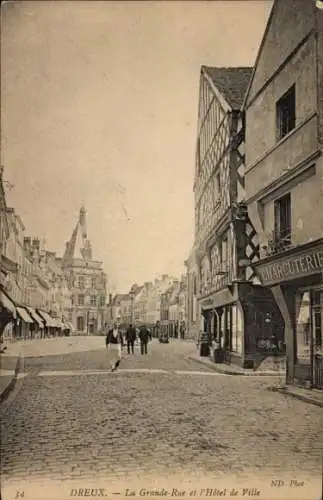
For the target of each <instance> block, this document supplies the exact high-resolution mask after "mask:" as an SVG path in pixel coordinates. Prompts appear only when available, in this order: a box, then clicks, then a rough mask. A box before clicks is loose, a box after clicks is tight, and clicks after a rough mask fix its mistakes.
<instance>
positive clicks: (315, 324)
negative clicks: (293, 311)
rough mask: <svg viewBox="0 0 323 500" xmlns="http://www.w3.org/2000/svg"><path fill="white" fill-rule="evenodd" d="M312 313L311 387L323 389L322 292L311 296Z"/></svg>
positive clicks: (313, 293) (314, 292)
mask: <svg viewBox="0 0 323 500" xmlns="http://www.w3.org/2000/svg"><path fill="white" fill-rule="evenodd" d="M311 309H312V311H311V313H312V335H313V341H312V345H313V348H312V359H313V365H312V366H313V385H314V387H316V388H318V389H323V355H322V352H323V351H322V321H323V292H321V291H319V290H318V291H316V290H313V291H312V294H311Z"/></svg>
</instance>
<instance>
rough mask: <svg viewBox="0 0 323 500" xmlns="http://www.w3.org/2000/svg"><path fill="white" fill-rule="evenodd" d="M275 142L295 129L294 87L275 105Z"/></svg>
mask: <svg viewBox="0 0 323 500" xmlns="http://www.w3.org/2000/svg"><path fill="white" fill-rule="evenodd" d="M276 122H277V140H278V141H279V140H280V139H282V138H283V137H285V135H287V134H288V133H289V132H290V131H291V130H293V129H294V128H295V85H293V86H292V87H291V88H290V89H289V90H288V91H287V92H286V94H284V95H283V96H282V97H281V98H280V99H279V101H277V103H276Z"/></svg>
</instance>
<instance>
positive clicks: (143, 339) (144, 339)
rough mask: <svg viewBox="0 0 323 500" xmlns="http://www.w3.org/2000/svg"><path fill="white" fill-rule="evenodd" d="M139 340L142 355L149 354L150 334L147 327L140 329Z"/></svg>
mask: <svg viewBox="0 0 323 500" xmlns="http://www.w3.org/2000/svg"><path fill="white" fill-rule="evenodd" d="M139 338H140V352H141V354H147V345H148V340H149V332H148V329H147V328H146V327H145V326H141V327H140V331H139Z"/></svg>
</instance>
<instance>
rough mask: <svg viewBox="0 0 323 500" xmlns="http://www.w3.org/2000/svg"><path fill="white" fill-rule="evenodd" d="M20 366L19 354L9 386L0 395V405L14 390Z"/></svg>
mask: <svg viewBox="0 0 323 500" xmlns="http://www.w3.org/2000/svg"><path fill="white" fill-rule="evenodd" d="M22 365H23V361H22V356H21V353H19V355H18V359H17V363H16V367H15V373H14V376H13V377H12V379H11V381H10V382H9V384H8V385H7V387H6V388H5V389H4V390H3V391H2V393H1V394H0V404H1V403H3V402H4V401H5V400H6V399H7V397H8V396H9V394H10V393H11V391H12V390H13V389H14V388H15V385H16V383H17V380H18V374H19V373H20V370H21V367H22Z"/></svg>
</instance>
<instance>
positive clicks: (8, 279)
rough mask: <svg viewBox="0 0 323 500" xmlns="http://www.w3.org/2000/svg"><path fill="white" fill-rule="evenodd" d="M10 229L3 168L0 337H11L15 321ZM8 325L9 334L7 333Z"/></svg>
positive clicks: (0, 180)
mask: <svg viewBox="0 0 323 500" xmlns="http://www.w3.org/2000/svg"><path fill="white" fill-rule="evenodd" d="M10 233H11V228H10V224H9V216H8V210H7V203H6V196H5V190H4V181H3V167H2V166H1V167H0V337H1V341H2V340H3V337H4V336H6V334H8V335H12V329H10V323H12V321H14V320H15V319H16V315H17V313H16V308H15V304H14V302H13V299H12V298H11V296H10V284H11V283H12V281H14V278H15V276H16V275H17V272H18V265H17V262H15V261H14V260H12V259H11V258H10V257H8V252H7V243H8V240H9V238H10ZM8 325H9V332H8Z"/></svg>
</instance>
